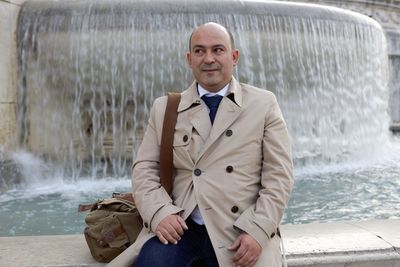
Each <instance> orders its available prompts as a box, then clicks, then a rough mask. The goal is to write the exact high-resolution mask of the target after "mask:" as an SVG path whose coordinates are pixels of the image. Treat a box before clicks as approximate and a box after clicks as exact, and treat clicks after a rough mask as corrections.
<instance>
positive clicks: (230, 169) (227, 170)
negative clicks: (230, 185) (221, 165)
mask: <svg viewBox="0 0 400 267" xmlns="http://www.w3.org/2000/svg"><path fill="white" fill-rule="evenodd" d="M226 172H228V173H231V172H233V167H232V166H231V165H229V166H227V167H226Z"/></svg>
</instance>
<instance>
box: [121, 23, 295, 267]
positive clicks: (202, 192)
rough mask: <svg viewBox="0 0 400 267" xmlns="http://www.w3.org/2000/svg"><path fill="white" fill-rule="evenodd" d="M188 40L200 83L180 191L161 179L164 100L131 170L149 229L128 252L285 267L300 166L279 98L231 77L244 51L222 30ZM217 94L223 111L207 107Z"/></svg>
mask: <svg viewBox="0 0 400 267" xmlns="http://www.w3.org/2000/svg"><path fill="white" fill-rule="evenodd" d="M189 46H190V47H189V48H190V51H189V52H188V53H187V61H188V64H189V66H190V68H191V69H192V71H193V74H194V77H195V79H196V81H195V82H194V83H193V84H192V85H191V86H190V87H189V88H188V89H187V90H185V91H184V92H183V93H182V97H181V102H180V104H179V108H178V120H177V124H176V127H175V135H174V167H175V169H176V175H175V177H174V182H173V192H172V196H171V197H170V196H169V195H168V194H167V193H166V191H165V190H164V189H163V188H162V187H161V186H160V178H159V176H158V174H159V157H160V155H159V147H160V140H161V131H162V123H163V116H164V110H165V106H166V97H161V98H159V99H157V100H156V101H155V102H154V105H153V107H152V110H151V113H150V118H149V125H148V127H147V130H146V133H145V136H144V139H143V142H142V144H141V147H140V149H139V152H138V156H137V160H136V162H135V163H134V166H133V174H132V188H133V195H134V198H135V201H136V204H137V207H138V210H139V212H140V214H141V215H142V218H143V222H144V223H143V225H144V227H143V230H142V232H141V234H140V235H139V237H138V239H137V242H136V243H135V244H134V245H132V246H131V247H130V248H129V249H128V250H126V251H125V252H124V253H123V254H122V255H127V254H129V256H128V257H131V259H133V260H135V261H136V263H135V266H137V267H143V266H148V267H157V266H169V267H183V266H187V267H190V266H194V265H195V264H197V265H195V266H209V267H216V266H221V267H227V266H241V267H245V266H246V267H248V266H257V267H274V266H281V253H280V237H279V233H278V226H279V223H280V221H281V218H282V216H283V212H284V209H285V207H286V205H287V203H288V200H289V195H290V192H291V189H292V185H293V178H292V168H293V166H292V160H291V149H290V144H289V137H288V133H287V129H286V125H285V122H284V120H283V118H282V115H281V112H280V109H279V107H278V104H277V101H276V99H275V96H274V95H273V94H272V93H271V92H269V91H267V90H261V89H258V88H255V87H252V86H249V85H246V84H240V83H238V82H237V81H236V80H235V79H234V78H233V77H232V73H233V68H234V66H235V65H236V64H237V63H238V60H239V51H238V50H237V49H235V47H234V41H233V38H232V35H231V34H230V33H229V32H228V31H227V29H226V28H224V27H223V26H221V25H219V24H216V23H206V24H203V25H201V26H200V27H198V28H197V29H195V30H194V31H193V33H192V35H191V37H190V45H189ZM215 95H220V96H219V97H218V96H216V97H215ZM209 96H214V99H218V100H217V102H219V101H220V103H219V107H218V110H217V111H216V108H215V107H213V106H212V105H211V104H210V107H208V106H207V104H206V103H208V102H209V100H208V99H209V98H207V97H209ZM217 106H218V103H217ZM214 115H215V117H214ZM137 255H138V256H137ZM123 257H126V256H120V257H118V258H120V259H121V258H123ZM118 258H117V259H116V260H115V261H114V262H115V263H117V262H118V261H119V260H120V259H118ZM118 264H121V261H120V262H119V263H118Z"/></svg>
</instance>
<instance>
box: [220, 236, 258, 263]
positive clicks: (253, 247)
mask: <svg viewBox="0 0 400 267" xmlns="http://www.w3.org/2000/svg"><path fill="white" fill-rule="evenodd" d="M228 249H229V250H230V251H236V253H235V255H234V256H233V258H232V262H233V264H234V265H235V266H240V267H251V266H254V265H255V264H256V262H257V260H258V258H259V257H260V254H261V250H262V248H261V246H260V244H258V242H257V241H256V240H255V239H254V238H253V237H251V236H250V235H249V234H246V233H243V234H241V235H239V236H238V238H237V239H236V240H235V242H233V244H232V245H231V246H230V247H228Z"/></svg>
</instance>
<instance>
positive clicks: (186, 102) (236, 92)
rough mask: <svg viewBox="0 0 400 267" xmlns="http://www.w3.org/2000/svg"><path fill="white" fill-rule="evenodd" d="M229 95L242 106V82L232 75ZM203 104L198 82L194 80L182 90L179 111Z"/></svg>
mask: <svg viewBox="0 0 400 267" xmlns="http://www.w3.org/2000/svg"><path fill="white" fill-rule="evenodd" d="M227 97H228V98H229V99H230V100H232V101H233V102H234V103H236V105H238V106H239V107H242V87H241V86H240V83H239V82H238V81H237V80H236V79H235V78H234V77H233V76H232V80H231V83H230V89H229V92H228V94H227ZM200 104H201V98H200V96H199V94H198V93H197V82H196V81H194V82H193V83H192V84H191V85H190V86H189V88H187V89H186V90H185V91H183V92H182V95H181V102H180V103H179V107H178V112H182V111H184V110H187V109H189V108H191V107H192V106H197V105H200Z"/></svg>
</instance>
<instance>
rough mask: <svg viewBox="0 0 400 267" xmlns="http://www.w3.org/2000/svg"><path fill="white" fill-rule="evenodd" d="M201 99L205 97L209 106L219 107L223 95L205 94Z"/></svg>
mask: <svg viewBox="0 0 400 267" xmlns="http://www.w3.org/2000/svg"><path fill="white" fill-rule="evenodd" d="M201 99H203V101H204V102H206V104H207V106H208V107H209V108H210V109H211V108H218V106H219V103H220V102H221V100H222V96H221V95H214V96H206V95H203V96H202V97H201Z"/></svg>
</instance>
